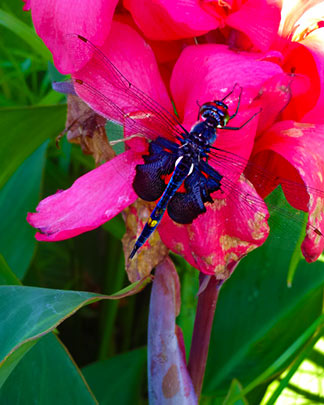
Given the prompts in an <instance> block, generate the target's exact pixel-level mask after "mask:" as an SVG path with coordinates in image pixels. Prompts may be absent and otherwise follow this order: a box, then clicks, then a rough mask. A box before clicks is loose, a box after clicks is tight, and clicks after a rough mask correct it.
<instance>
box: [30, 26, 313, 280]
mask: <svg viewBox="0 0 324 405" xmlns="http://www.w3.org/2000/svg"><path fill="white" fill-rule="evenodd" d="M101 50H102V51H103V52H104V53H105V54H106V55H107V56H108V57H109V58H110V60H112V62H113V63H114V64H115V65H116V66H117V67H118V68H119V69H121V70H122V71H123V73H124V74H125V75H126V76H127V77H128V78H129V79H130V80H131V82H132V83H133V84H135V85H136V86H138V87H139V88H141V89H142V90H143V91H145V92H146V93H147V94H149V95H150V96H151V97H152V98H154V99H155V100H157V101H158V102H159V103H160V104H161V105H162V106H164V107H165V108H166V109H168V110H169V111H170V112H171V111H172V106H171V103H170V100H169V98H168V94H167V91H166V88H165V86H164V84H163V82H162V80H161V78H160V76H159V72H158V68H157V64H156V62H155V59H154V55H153V53H152V51H151V50H150V49H149V48H148V46H147V45H146V43H145V42H144V40H143V39H142V38H141V37H140V36H139V35H138V34H136V32H134V31H132V29H131V28H130V27H128V26H127V25H124V24H121V23H117V22H116V23H113V26H112V30H111V33H110V36H109V38H108V39H107V41H106V43H105V44H104V45H103V47H102V48H101ZM259 59H260V58H259V57H258V55H255V54H246V55H244V54H243V55H242V54H237V53H235V52H232V51H230V50H228V49H227V48H226V47H225V46H223V45H216V44H213V45H204V46H199V47H196V46H193V47H188V48H187V49H186V50H185V51H184V52H183V53H182V55H181V57H180V58H179V59H178V61H177V64H176V66H175V68H174V70H173V73H172V78H171V83H170V89H171V92H172V95H173V99H174V102H175V105H176V108H177V111H178V113H179V115H180V117H181V119H182V120H183V123H184V125H185V126H187V127H188V128H190V126H191V125H192V124H193V123H194V122H195V120H196V116H197V100H198V101H199V102H200V103H203V102H205V101H208V100H212V99H215V98H216V99H221V98H222V97H224V94H226V92H228V90H229V89H232V87H233V86H234V84H235V82H236V81H237V77H240V82H239V84H240V85H241V86H242V87H243V89H244V92H243V97H242V101H241V107H240V114H239V117H236V118H235V119H234V120H233V125H240V124H241V123H242V122H245V121H246V120H247V119H248V118H249V117H250V116H251V115H252V114H253V112H255V111H256V110H257V108H256V107H254V108H253V107H251V101H252V100H253V99H254V98H255V97H256V96H257V95H258V92H259V89H260V87H261V86H263V90H264V93H265V94H268V95H269V96H268V98H269V97H270V98H271V95H273V94H276V93H275V90H274V89H275V88H276V86H275V85H277V86H278V85H279V84H282V81H284V80H285V77H286V76H285V75H284V74H283V72H282V70H281V68H280V67H279V66H278V65H277V64H275V63H272V62H267V61H262V60H259ZM74 77H75V78H77V79H81V80H84V81H85V82H86V83H89V84H90V85H91V86H93V88H95V89H97V90H99V91H100V92H101V93H103V94H104V95H106V96H107V97H111V93H110V91H111V90H110V84H109V82H107V81H106V80H105V71H104V65H103V64H102V63H101V62H100V60H98V58H97V57H95V56H94V57H93V58H92V59H91V60H90V61H89V62H88V63H87V65H86V66H85V67H84V68H83V69H81V70H80V71H78V72H76V73H75V74H74ZM289 80H290V79H289ZM224 83H226V84H225V86H224ZM76 89H77V92H78V93H79V95H80V96H81V98H83V99H84V100H85V101H86V102H87V103H89V104H90V105H91V107H92V108H94V109H95V110H96V111H97V112H100V113H101V114H102V115H104V116H105V115H106V116H110V118H111V115H110V112H109V108H108V106H107V104H105V103H104V99H103V98H100V97H98V94H97V93H93V92H91V91H89V90H88V89H87V87H83V86H76ZM264 99H265V102H264V103H263V104H262V107H263V108H264V111H263V113H262V114H263V115H265V116H266V115H267V109H268V110H270V109H269V108H268V106H267V104H268V103H269V99H267V98H266V97H264ZM114 101H115V102H116V103H117V104H118V105H120V106H123V107H124V108H125V109H126V111H129V112H130V113H134V112H136V111H134V106H132V105H127V103H128V101H127V99H120V100H115V99H114ZM236 102H237V95H236V96H235V97H234V95H233V96H231V97H230V98H229V100H228V103H229V106H230V109H231V110H233V109H234V106H235V103H236ZM282 102H283V105H281V103H282ZM285 103H286V100H283V101H279V102H278V103H277V106H276V107H277V109H275V110H276V112H278V111H279V110H280V109H282V108H283V107H284V105H285ZM272 109H273V108H272ZM272 115H275V114H274V113H273V112H272ZM257 122H258V118H257V117H256V118H255V119H254V120H252V121H251V123H249V124H248V125H247V126H246V127H244V128H242V130H240V131H226V132H225V131H223V132H222V131H220V135H219V139H218V141H217V147H220V148H223V149H225V150H231V151H232V152H234V153H237V154H239V156H241V157H242V158H246V159H248V158H249V156H250V154H251V152H252V150H253V147H254V142H255V135H256V130H257ZM268 124H269V125H270V124H271V122H268ZM161 135H164V136H170V134H167V133H163V131H161ZM262 139H267V135H265V138H263V137H262ZM260 142H261V141H260ZM263 142H265V141H263ZM257 144H259V143H258V142H257ZM287 145H288V144H287ZM129 146H130V149H129V150H128V151H127V152H125V153H124V154H122V155H119V156H118V157H116V158H115V159H113V160H112V161H110V162H107V163H105V164H103V165H102V166H100V167H99V168H97V169H94V170H93V171H91V172H90V173H88V174H86V175H84V176H82V177H81V178H79V179H78V180H77V181H76V182H75V183H74V184H73V185H72V187H71V188H70V189H68V190H65V191H60V192H58V193H57V194H55V195H53V196H51V197H48V198H46V199H45V200H43V201H42V202H41V203H40V204H39V206H38V207H37V213H36V214H29V216H28V221H29V222H30V223H31V224H32V225H33V226H34V227H36V228H38V229H40V230H41V232H42V233H38V234H37V235H36V237H37V239H39V240H46V241H56V240H62V239H66V238H69V237H72V236H75V235H78V234H80V233H82V232H85V231H87V230H90V229H94V228H96V227H98V226H99V225H101V224H103V223H104V222H106V221H107V220H109V219H110V218H112V217H113V216H114V215H116V214H117V213H119V212H120V211H121V210H122V209H124V208H125V207H126V206H127V205H129V204H130V203H132V202H133V201H135V199H136V198H137V196H136V194H135V193H134V191H133V189H132V180H133V178H134V174H135V167H136V165H137V164H139V163H141V162H142V155H143V153H144V152H145V145H143V143H142V142H138V141H135V142H134V141H133V142H130V143H129ZM273 147H274V146H273V144H270V146H269V147H268V149H269V150H270V149H271V148H273ZM283 149H284V150H283V153H285V151H286V149H285V147H284V148H283ZM287 153H288V152H287ZM242 170H243V168H242ZM239 175H240V173H239V172H237V173H235V179H234V180H235V181H238V184H239V186H238V187H239V189H240V193H241V194H240V195H241V196H242V195H243V194H242V193H244V192H246V193H248V194H249V195H251V196H256V194H255V191H254V189H253V187H252V186H251V185H250V183H247V182H246V181H245V180H243V179H242V180H238V178H239ZM308 184H309V183H308ZM303 208H305V207H303ZM258 210H259V211H260V212H261V213H262V215H263V216H264V218H266V216H267V214H266V207H265V206H261V205H259V207H258ZM262 215H261V216H258V215H257V216H256V215H255V211H253V212H252V211H248V213H247V212H241V211H240V210H239V205H238V203H237V201H234V200H232V199H227V200H224V199H221V200H218V202H217V201H216V203H215V204H213V205H210V206H208V207H207V213H206V214H204V215H200V216H199V217H198V218H197V219H196V220H195V221H194V222H193V224H192V225H189V226H183V225H179V224H176V223H174V222H173V221H171V219H170V218H169V217H168V216H167V215H165V217H164V219H163V221H162V223H161V225H160V227H159V228H158V230H159V233H160V235H161V237H162V240H163V241H164V242H165V243H166V245H167V246H168V247H169V248H171V249H172V250H174V251H176V252H177V253H181V254H182V255H183V256H184V257H185V258H186V259H187V260H188V261H189V262H190V263H191V264H193V265H194V266H195V267H197V268H199V270H201V271H203V272H204V273H207V274H215V272H217V273H218V276H219V277H220V278H226V277H228V275H229V273H230V271H231V270H232V269H233V267H234V266H235V265H236V264H237V262H238V260H239V259H240V258H241V257H242V256H244V255H245V254H246V253H247V252H249V251H251V250H252V249H253V248H255V247H257V246H259V245H261V244H262V243H263V242H264V240H265V239H266V237H267V233H268V229H267V225H266V223H265V222H264V221H263V220H262V219H261V218H263V216H262ZM229 219H230V220H229Z"/></svg>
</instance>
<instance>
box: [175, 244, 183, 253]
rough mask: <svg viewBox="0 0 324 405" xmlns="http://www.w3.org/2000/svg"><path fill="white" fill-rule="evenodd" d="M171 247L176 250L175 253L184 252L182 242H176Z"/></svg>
mask: <svg viewBox="0 0 324 405" xmlns="http://www.w3.org/2000/svg"><path fill="white" fill-rule="evenodd" d="M173 249H174V250H175V251H176V252H177V253H183V252H184V246H183V243H180V242H177V243H175V244H174V245H173Z"/></svg>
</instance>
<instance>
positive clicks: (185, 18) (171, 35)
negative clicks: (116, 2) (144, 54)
mask: <svg viewBox="0 0 324 405" xmlns="http://www.w3.org/2000/svg"><path fill="white" fill-rule="evenodd" d="M280 3H281V2H279V1H266V0H245V1H244V0H243V1H238V2H234V1H217V0H216V1H213V0H202V1H198V0H187V1H182V2H178V1H172V0H155V1H150V0H142V1H140V2H138V1H135V0H125V2H124V5H125V7H126V8H127V9H128V10H129V11H130V13H131V14H132V17H133V18H134V21H135V22H136V24H137V25H138V26H139V28H140V29H141V31H142V32H143V33H144V35H145V36H146V37H147V38H149V39H154V40H161V39H162V40H166V39H167V40H170V39H173V40H174V39H180V38H189V37H198V36H200V35H203V34H206V33H208V32H210V31H212V30H216V29H223V28H226V27H231V28H232V29H235V30H237V31H238V32H240V33H241V36H242V37H245V36H246V37H248V39H249V41H250V44H253V46H254V47H255V48H257V49H259V50H262V51H265V50H267V49H268V48H269V46H270V45H271V43H272V41H273V40H274V39H275V37H276V33H277V31H278V27H279V23H280ZM224 34H225V35H226V29H225V30H224Z"/></svg>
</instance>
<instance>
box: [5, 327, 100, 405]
mask: <svg viewBox="0 0 324 405" xmlns="http://www.w3.org/2000/svg"><path fill="white" fill-rule="evenodd" d="M0 403H2V404H16V405H18V404H21V405H23V404H46V405H51V404H53V405H54V404H78V405H79V404H80V405H81V404H84V405H89V404H96V403H97V401H96V399H95V398H94V396H93V394H92V392H91V391H90V389H89V387H88V385H87V383H86V382H85V380H84V378H83V376H82V374H81V372H80V370H79V369H78V368H77V366H76V365H75V363H74V362H73V360H72V359H71V358H70V355H69V353H68V352H67V351H66V348H65V347H64V346H63V345H62V343H61V342H60V340H59V339H58V338H57V337H56V336H55V335H54V334H53V333H49V334H48V335H46V336H44V337H42V338H41V339H39V340H38V341H37V343H36V344H35V345H34V346H33V347H32V348H31V349H30V350H29V352H28V353H27V354H26V355H25V356H24V358H23V359H22V360H21V361H20V363H19V364H18V365H17V366H16V368H15V369H14V370H13V372H12V373H11V375H10V376H9V378H8V379H7V381H6V382H5V384H4V385H3V387H2V389H1V390H0Z"/></svg>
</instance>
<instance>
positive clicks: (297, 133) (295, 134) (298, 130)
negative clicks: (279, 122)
mask: <svg viewBox="0 0 324 405" xmlns="http://www.w3.org/2000/svg"><path fill="white" fill-rule="evenodd" d="M309 128H314V124H308V123H302V122H295V125H294V127H293V128H289V129H286V130H283V131H282V134H283V135H285V136H289V137H291V138H300V137H301V136H303V135H304V130H305V129H309Z"/></svg>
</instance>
